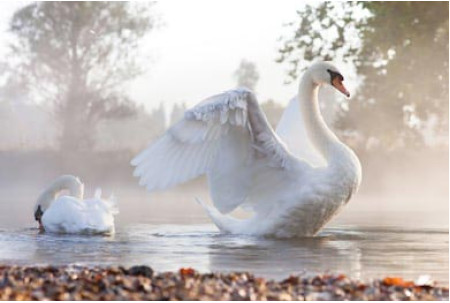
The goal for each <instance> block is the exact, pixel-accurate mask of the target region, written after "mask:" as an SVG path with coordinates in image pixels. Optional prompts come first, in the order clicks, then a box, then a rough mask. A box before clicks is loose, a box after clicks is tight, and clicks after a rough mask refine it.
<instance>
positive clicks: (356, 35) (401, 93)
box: [278, 2, 449, 149]
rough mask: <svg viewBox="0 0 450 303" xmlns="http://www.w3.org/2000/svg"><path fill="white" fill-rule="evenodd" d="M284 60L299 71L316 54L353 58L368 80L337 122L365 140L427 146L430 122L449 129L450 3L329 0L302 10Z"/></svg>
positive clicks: (284, 48) (291, 74)
mask: <svg viewBox="0 0 450 303" xmlns="http://www.w3.org/2000/svg"><path fill="white" fill-rule="evenodd" d="M298 16H299V19H300V21H299V22H297V23H292V24H291V26H294V35H293V36H291V37H289V38H285V39H284V44H283V46H282V47H281V48H280V50H279V53H280V57H279V59H278V62H283V63H288V64H289V65H290V70H289V73H288V78H289V79H290V80H293V79H295V78H297V76H298V73H299V71H301V70H302V69H303V68H304V67H305V66H306V65H307V64H309V63H310V62H311V61H313V60H316V59H322V60H334V61H336V60H337V61H341V60H345V61H347V62H350V63H351V64H352V65H353V66H355V67H356V71H357V73H358V74H359V75H360V76H361V78H362V79H363V83H362V85H361V87H360V89H359V92H358V94H356V97H355V98H354V100H351V101H350V102H348V103H347V104H344V106H343V107H342V110H341V112H340V118H339V120H338V121H337V123H336V126H337V127H339V128H340V129H342V130H358V132H359V133H360V135H361V137H362V138H364V140H363V141H362V143H363V145H365V144H366V143H367V142H368V141H369V140H371V139H374V138H375V139H377V140H378V141H379V142H380V143H381V144H382V146H384V147H385V148H388V149H390V148H394V147H395V146H399V145H400V146H422V145H423V141H424V132H423V129H424V128H425V127H426V125H427V124H429V122H430V121H432V120H435V119H436V118H437V120H438V122H439V123H437V125H436V127H435V129H434V131H435V132H436V133H442V132H443V133H446V132H447V129H448V26H449V25H448V2H433V3H428V2H427V3H426V2H324V3H321V4H320V5H318V6H306V7H305V8H304V9H303V10H300V11H298Z"/></svg>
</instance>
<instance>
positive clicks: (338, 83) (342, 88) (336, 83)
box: [331, 77, 350, 98]
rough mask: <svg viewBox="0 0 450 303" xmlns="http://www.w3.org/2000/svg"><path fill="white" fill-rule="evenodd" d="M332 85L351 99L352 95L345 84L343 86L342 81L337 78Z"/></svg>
mask: <svg viewBox="0 0 450 303" xmlns="http://www.w3.org/2000/svg"><path fill="white" fill-rule="evenodd" d="M331 84H332V85H333V86H334V87H335V88H336V89H337V90H338V91H340V92H341V93H343V94H344V95H345V96H346V97H347V98H350V93H349V92H348V90H347V89H346V88H345V86H344V84H342V81H341V80H340V79H339V78H338V77H335V78H334V79H333V81H332V82H331Z"/></svg>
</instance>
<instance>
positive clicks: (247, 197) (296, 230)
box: [131, 62, 361, 237]
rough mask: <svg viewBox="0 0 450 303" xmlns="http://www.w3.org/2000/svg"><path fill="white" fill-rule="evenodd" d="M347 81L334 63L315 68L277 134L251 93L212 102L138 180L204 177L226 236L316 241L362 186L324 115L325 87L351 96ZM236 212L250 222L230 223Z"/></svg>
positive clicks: (165, 140) (191, 116) (142, 158)
mask: <svg viewBox="0 0 450 303" xmlns="http://www.w3.org/2000/svg"><path fill="white" fill-rule="evenodd" d="M343 80H344V78H343V77H342V75H341V73H340V72H339V70H338V69H337V68H336V67H335V66H334V65H332V64H331V63H327V62H319V63H315V64H313V65H312V66H311V67H310V68H309V69H308V70H307V71H306V72H305V73H304V75H303V77H302V80H301V82H300V87H299V93H298V100H299V101H297V100H294V101H291V104H290V105H289V107H288V108H287V110H286V112H285V113H284V116H283V119H282V121H281V122H280V124H281V125H279V127H278V129H279V134H277V133H275V132H274V130H273V129H272V128H271V127H270V125H269V123H268V122H267V119H266V116H265V115H264V113H263V111H262V110H261V107H260V106H259V105H258V103H257V101H256V98H255V95H254V94H253V93H252V92H251V91H249V90H246V89H236V90H231V91H227V92H225V93H222V94H220V95H216V96H213V97H211V98H208V99H206V100H205V101H203V102H201V103H199V104H198V105H197V106H195V107H194V108H192V109H190V110H188V111H187V112H186V113H185V116H184V119H182V120H181V121H179V122H178V123H177V124H175V125H174V126H172V127H171V128H170V129H169V130H168V131H167V132H166V133H165V134H164V135H163V136H162V137H161V138H159V139H158V140H156V141H155V142H153V143H152V144H150V146H149V147H148V148H147V149H145V150H144V151H143V152H141V153H140V154H139V155H138V156H136V157H135V158H134V159H133V160H132V162H131V163H132V165H135V166H137V167H136V169H135V171H134V175H135V176H138V177H140V184H141V185H145V186H146V187H147V189H148V190H156V189H164V188H167V187H169V186H173V185H175V184H178V183H182V182H185V181H187V180H189V179H192V178H195V177H197V176H199V175H202V174H206V175H207V178H208V182H209V187H210V193H211V197H212V200H213V203H214V206H215V208H213V207H210V206H206V205H204V204H203V203H202V205H203V206H204V207H205V209H206V210H207V212H208V214H209V216H210V217H211V219H212V220H213V221H214V223H215V224H216V225H217V226H218V228H219V229H220V230H221V231H223V232H229V233H236V234H249V235H269V236H277V237H296V236H297V237H302V236H312V235H314V234H316V233H317V232H318V231H319V230H320V229H321V228H322V227H323V226H324V225H325V224H326V223H327V222H328V221H329V220H330V219H331V218H332V217H333V215H334V214H336V212H337V211H338V210H339V209H340V208H341V207H342V206H343V205H345V204H346V203H347V202H348V201H349V199H350V198H351V196H352V195H353V193H354V192H355V191H356V190H357V188H358V186H359V183H360V179H361V166H360V163H359V160H358V158H357V157H356V155H355V154H354V153H353V151H352V150H350V149H349V148H348V147H347V146H345V145H344V144H343V143H342V142H340V141H339V140H338V138H337V137H336V136H335V135H334V134H333V133H332V131H331V130H330V129H329V128H328V127H327V126H326V124H325V122H324V121H323V119H322V116H321V114H320V111H319V104H318V90H319V87H320V86H321V85H326V84H330V85H332V86H333V87H335V88H336V89H337V90H339V91H340V92H342V93H343V94H345V95H346V96H347V97H349V96H350V94H349V93H348V91H347V90H346V89H345V87H344V85H343V84H342V81H343ZM295 124H297V125H299V127H297V126H296V125H295ZM296 129H298V130H299V132H298V134H295V131H296ZM302 131H303V133H306V135H307V136H304V135H303V134H302ZM289 134H294V135H298V137H297V138H295V136H294V137H292V136H289ZM280 136H284V137H285V141H286V142H288V144H290V145H291V144H292V145H294V146H288V145H286V144H285V143H284V142H283V140H282V139H281V138H280ZM309 141H310V142H309ZM293 151H294V152H295V151H298V152H295V154H294V152H293ZM309 159H310V160H309ZM238 206H242V207H244V208H246V209H249V210H252V211H253V216H252V217H250V218H248V219H242V220H241V219H236V218H233V217H231V216H230V215H226V214H227V213H229V212H231V211H232V210H234V209H235V208H236V207H238Z"/></svg>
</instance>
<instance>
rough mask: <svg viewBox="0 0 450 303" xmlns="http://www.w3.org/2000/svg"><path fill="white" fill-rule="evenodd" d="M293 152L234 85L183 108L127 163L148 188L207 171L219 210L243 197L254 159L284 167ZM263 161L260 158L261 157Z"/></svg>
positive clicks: (245, 93)
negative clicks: (181, 113) (173, 121)
mask: <svg viewBox="0 0 450 303" xmlns="http://www.w3.org/2000/svg"><path fill="white" fill-rule="evenodd" d="M292 159H293V158H292V156H291V154H290V153H289V151H288V150H287V149H286V147H285V145H284V144H283V143H282V142H281V141H280V140H279V138H278V136H277V135H276V134H275V132H274V131H273V129H272V128H271V127H270V124H269V123H268V122H267V119H266V117H265V115H264V113H263V112H262V110H261V108H260V107H259V104H258V103H257V101H256V98H255V96H254V95H253V93H252V92H251V91H249V90H246V89H236V90H231V91H227V92H224V93H222V94H220V95H216V96H213V97H211V98H208V99H206V100H205V101H203V102H201V103H200V104H198V105H197V106H195V107H194V108H192V109H190V110H188V111H187V112H186V113H185V116H184V119H182V120H181V121H179V122H178V123H177V124H175V125H174V126H172V127H171V128H170V129H169V130H168V131H167V132H166V133H165V134H164V135H163V136H162V137H161V138H159V139H158V140H156V141H155V142H153V143H152V144H150V146H149V147H148V148H147V149H145V150H144V151H143V152H142V153H141V154H139V155H138V156H137V157H136V158H134V159H133V160H132V162H131V164H132V165H134V166H136V169H135V171H134V175H135V176H137V177H140V185H145V186H146V187H147V189H148V190H155V189H163V188H167V187H170V186H173V185H175V184H178V183H182V182H185V181H187V180H190V179H192V178H195V177H197V176H200V175H202V174H205V173H206V174H207V176H208V181H209V186H210V190H211V195H212V199H213V201H214V204H215V206H216V207H217V209H218V210H219V211H221V212H222V213H227V212H230V211H232V210H233V209H234V208H236V207H237V206H238V205H240V204H242V203H243V202H244V200H245V199H246V197H247V195H248V192H249V190H250V188H251V187H252V186H253V182H254V181H253V177H252V174H253V173H254V171H253V170H252V168H253V166H254V163H255V162H258V163H261V162H264V163H265V165H267V167H272V168H277V169H278V170H285V169H289V166H290V165H291V164H292V163H291V161H292ZM261 160H262V161H261Z"/></svg>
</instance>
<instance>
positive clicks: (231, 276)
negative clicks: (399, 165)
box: [0, 265, 449, 301]
mask: <svg viewBox="0 0 450 303" xmlns="http://www.w3.org/2000/svg"><path fill="white" fill-rule="evenodd" d="M425 280H426V281H425ZM417 282H419V283H415V282H411V281H405V280H403V279H402V278H399V277H385V278H384V279H380V280H377V279H372V280H370V281H368V282H365V283H364V282H362V281H359V280H352V279H350V278H348V277H347V276H345V275H329V274H324V275H316V276H289V277H288V278H286V279H284V280H282V281H281V282H277V281H273V280H266V279H264V278H259V277H255V276H253V275H252V274H250V273H242V272H234V273H227V274H225V273H206V274H200V273H199V272H197V271H195V270H194V269H192V268H180V270H178V271H176V272H163V273H155V272H154V271H153V269H152V268H151V267H148V266H145V265H139V266H133V267H130V268H128V269H126V268H123V267H82V266H61V267H54V266H41V267H39V266H37V267H26V266H25V267H24V266H6V265H3V266H2V265H0V300H71V301H73V300H76V301H78V300H96V301H98V300H121V301H129V300H191V301H193V300H260V301H261V300H277V301H291V300H297V301H303V300H306V301H309V300H314V301H318V300H326V301H332V300H409V301H417V300H443V301H448V299H449V295H448V287H442V286H438V285H436V283H434V282H432V280H431V279H430V278H429V277H427V279H425V278H423V279H419V281H417Z"/></svg>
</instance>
